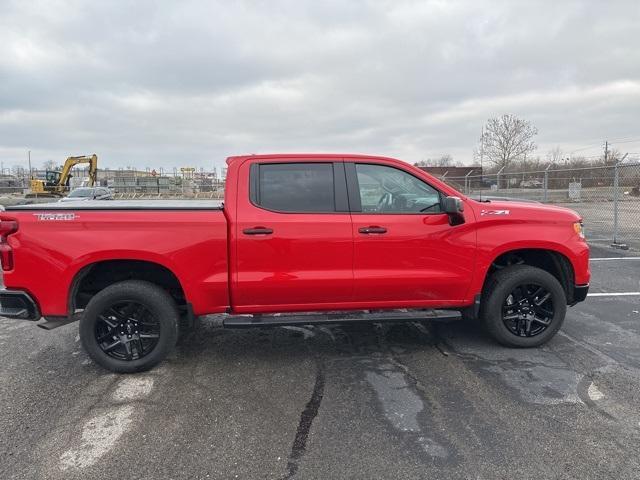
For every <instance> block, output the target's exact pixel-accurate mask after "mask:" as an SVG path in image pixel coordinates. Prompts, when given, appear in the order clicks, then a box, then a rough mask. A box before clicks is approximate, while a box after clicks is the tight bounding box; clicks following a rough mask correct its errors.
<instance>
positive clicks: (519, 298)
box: [480, 265, 567, 347]
mask: <svg viewBox="0 0 640 480" xmlns="http://www.w3.org/2000/svg"><path fill="white" fill-rule="evenodd" d="M538 288H541V289H542V290H538ZM537 292H540V295H538V296H537V297H536V296H535V293H537ZM547 294H548V297H547ZM545 298H547V300H544V299H545ZM543 300H544V302H542V301H543ZM539 302H542V303H541V304H540V305H539ZM566 312H567V298H566V294H565V291H564V289H563V288H562V285H560V282H559V281H558V279H556V277H554V276H553V275H551V274H550V273H549V272H547V271H545V270H541V269H539V268H536V267H532V266H529V265H513V266H509V267H506V268H504V269H503V270H499V271H498V272H496V273H494V274H493V276H492V277H491V278H490V279H489V281H488V282H487V285H486V287H485V291H484V292H483V295H482V304H481V309H480V318H481V320H482V322H483V323H484V326H485V328H486V330H487V332H488V333H489V335H491V336H492V337H493V338H494V339H495V340H496V341H498V342H499V343H501V344H502V345H505V346H508V347H537V346H539V345H542V344H544V343H546V342H548V341H549V340H550V339H551V338H552V337H553V336H554V335H555V334H556V333H557V332H558V330H560V327H562V323H563V322H564V317H565V315H566ZM544 322H548V324H547V325H546V326H545V323H544ZM527 329H529V331H528V334H527ZM538 329H541V330H540V331H538Z"/></svg>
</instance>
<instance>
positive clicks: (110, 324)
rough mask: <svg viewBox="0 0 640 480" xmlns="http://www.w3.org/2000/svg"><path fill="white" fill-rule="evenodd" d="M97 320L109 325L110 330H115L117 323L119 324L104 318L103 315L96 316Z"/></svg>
mask: <svg viewBox="0 0 640 480" xmlns="http://www.w3.org/2000/svg"><path fill="white" fill-rule="evenodd" d="M98 318H99V319H100V320H102V321H103V322H104V323H106V324H107V325H109V327H111V328H116V327H117V326H118V323H119V322H114V321H113V320H111V319H110V318H109V317H106V316H104V315H98Z"/></svg>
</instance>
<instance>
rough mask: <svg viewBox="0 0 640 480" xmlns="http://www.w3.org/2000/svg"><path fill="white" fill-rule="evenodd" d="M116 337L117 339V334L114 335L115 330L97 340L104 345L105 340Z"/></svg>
mask: <svg viewBox="0 0 640 480" xmlns="http://www.w3.org/2000/svg"><path fill="white" fill-rule="evenodd" d="M114 337H116V334H115V333H113V330H109V331H108V332H107V333H105V334H104V335H102V336H101V337H98V338H97V339H96V340H97V341H98V343H102V342H104V341H105V340H109V339H113V338H114Z"/></svg>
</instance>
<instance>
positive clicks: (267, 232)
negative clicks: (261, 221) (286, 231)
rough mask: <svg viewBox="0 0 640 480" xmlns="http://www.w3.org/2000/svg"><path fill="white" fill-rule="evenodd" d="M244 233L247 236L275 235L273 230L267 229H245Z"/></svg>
mask: <svg viewBox="0 0 640 480" xmlns="http://www.w3.org/2000/svg"><path fill="white" fill-rule="evenodd" d="M242 233H244V234H245V235H271V234H272V233H273V229H271V228H265V227H253V228H245V229H244V230H242Z"/></svg>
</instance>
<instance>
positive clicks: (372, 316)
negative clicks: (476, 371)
mask: <svg viewBox="0 0 640 480" xmlns="http://www.w3.org/2000/svg"><path fill="white" fill-rule="evenodd" d="M461 317H462V315H461V313H460V312H459V311H458V310H387V311H376V312H329V313H309V314H275V315H230V316H229V317H227V318H225V319H224V320H223V321H222V325H223V326H224V327H226V328H249V327H280V326H285V325H316V324H327V323H356V322H411V321H414V322H415V321H422V320H435V321H451V320H460V318H461Z"/></svg>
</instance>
